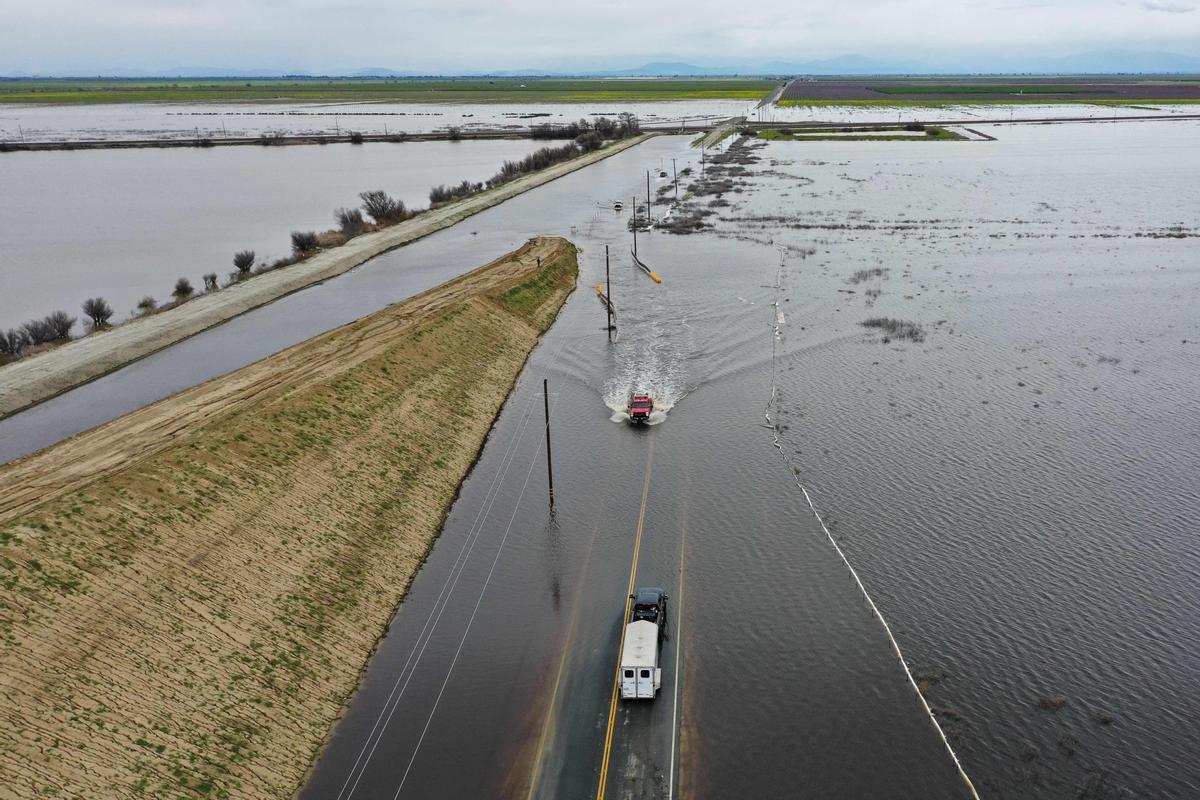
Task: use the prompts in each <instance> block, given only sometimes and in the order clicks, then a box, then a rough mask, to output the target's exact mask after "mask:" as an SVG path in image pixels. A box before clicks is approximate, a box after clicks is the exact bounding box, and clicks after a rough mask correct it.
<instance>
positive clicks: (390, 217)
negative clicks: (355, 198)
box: [359, 189, 408, 225]
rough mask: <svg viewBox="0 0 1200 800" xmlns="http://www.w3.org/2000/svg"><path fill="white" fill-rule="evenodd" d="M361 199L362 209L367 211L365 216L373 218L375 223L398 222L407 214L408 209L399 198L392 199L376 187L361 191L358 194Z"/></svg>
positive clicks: (389, 223) (387, 223)
mask: <svg viewBox="0 0 1200 800" xmlns="http://www.w3.org/2000/svg"><path fill="white" fill-rule="evenodd" d="M359 198H360V199H361V200H362V201H363V206H362V207H363V211H365V212H367V216H369V217H370V218H371V219H373V220H375V224H376V225H391V224H393V223H396V222H400V221H401V220H403V219H405V218H406V217H407V216H408V211H407V209H405V207H404V203H403V202H401V201H400V200H394V199H392V197H391V195H389V194H388V193H387V192H385V191H383V190H382V189H376V190H374V191H371V192H363V193H362V194H360V195H359Z"/></svg>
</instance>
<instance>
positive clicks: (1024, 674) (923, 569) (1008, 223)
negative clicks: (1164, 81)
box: [646, 122, 1200, 800]
mask: <svg viewBox="0 0 1200 800" xmlns="http://www.w3.org/2000/svg"><path fill="white" fill-rule="evenodd" d="M982 129H983V130H984V131H985V132H987V133H990V134H992V135H994V136H996V137H997V140H996V141H978V142H961V143H957V144H955V145H953V146H950V145H947V146H944V147H918V146H915V145H910V144H905V143H902V142H870V141H854V142H806V143H793V142H784V141H775V142H756V141H755V140H753V139H745V140H742V141H741V143H740V144H734V145H732V147H731V150H730V151H729V153H728V154H727V155H725V156H718V157H715V158H712V159H711V160H710V161H709V162H708V163H707V167H706V170H705V175H704V178H703V179H702V180H699V181H697V182H696V183H695V184H694V185H693V186H690V187H689V190H690V191H692V192H693V197H692V199H690V200H689V202H688V203H687V204H685V207H684V208H683V209H682V210H679V211H676V212H675V213H674V214H673V215H672V219H676V218H683V219H685V220H692V221H694V223H695V224H694V225H689V224H682V225H680V232H683V233H686V232H689V231H692V230H695V231H698V232H696V233H693V234H692V235H689V236H686V237H682V238H681V239H680V241H681V242H682V244H680V245H672V246H671V249H672V250H682V249H686V250H687V251H688V252H689V253H690V260H689V262H688V263H692V264H696V265H697V268H703V267H702V266H700V265H703V264H704V262H705V256H704V251H705V250H710V251H711V252H713V253H714V256H713V259H712V260H713V262H714V263H724V264H731V263H733V260H732V259H730V258H728V257H726V258H724V259H723V260H722V259H720V258H719V256H718V255H717V254H719V253H720V252H721V250H720V249H718V248H719V247H721V245H722V244H723V243H728V244H733V243H736V244H737V245H738V246H739V247H740V248H741V252H740V255H739V257H738V263H743V264H746V265H747V267H748V268H752V266H751V265H756V264H757V265H759V266H758V268H757V269H756V270H754V271H751V272H749V274H748V275H747V281H746V284H747V287H746V289H745V292H744V294H743V295H742V297H739V298H738V300H737V302H738V303H742V302H743V298H745V301H747V302H749V303H757V304H758V305H759V306H764V305H765V306H766V307H767V308H768V309H769V311H770V313H772V314H773V313H774V311H775V309H777V308H778V309H780V310H781V312H782V314H783V315H786V322H783V319H784V316H782V315H781V316H780V317H778V320H779V322H778V324H777V328H776V329H777V330H778V331H779V334H778V339H777V341H776V342H775V344H774V345H773V346H772V345H770V344H769V338H768V337H769V333H768V332H767V331H766V330H764V333H763V359H764V361H765V362H766V364H764V369H769V370H770V372H771V373H772V375H773V387H772V391H773V399H772V402H771V405H770V411H771V420H772V422H773V423H774V426H775V432H776V435H777V436H778V437H779V440H780V443H781V447H782V448H783V449H784V451H785V453H786V454H787V458H788V463H789V466H791V467H792V468H793V469H794V470H795V471H796V473H797V475H798V477H799V479H800V480H801V481H802V482H804V483H805V484H806V486H807V487H808V490H809V491H810V492H811V493H812V496H813V498H814V501H815V502H816V504H817V506H818V508H819V509H820V510H821V511H822V513H823V514H825V515H826V518H827V520H828V521H829V525H830V528H831V530H832V531H833V533H834V535H835V536H837V537H839V539H840V540H841V541H842V543H843V546H844V548H845V549H846V551H847V553H848V554H849V556H850V558H851V560H852V561H853V562H854V563H855V565H856V568H857V569H858V570H859V572H860V574H861V575H862V577H863V580H864V581H865V583H866V585H867V586H868V587H869V588H870V589H871V591H872V592H873V593H874V594H875V597H876V600H877V602H879V604H880V606H881V608H882V610H883V613H884V614H885V616H887V617H888V619H889V621H890V623H891V625H892V628H893V630H894V631H895V633H896V636H897V638H898V640H899V641H900V642H901V645H902V646H903V647H904V648H905V649H906V652H907V655H908V657H909V658H910V660H911V661H912V663H913V664H914V670H915V672H916V674H917V675H918V677H919V680H920V686H921V688H922V691H923V692H924V694H925V696H926V697H927V698H928V700H929V702H930V704H931V705H932V706H933V707H934V710H935V712H936V714H937V715H938V717H939V719H940V720H941V723H942V725H943V726H944V727H946V729H947V730H948V732H949V734H950V738H951V742H952V743H953V745H954V747H955V748H956V749H957V750H958V752H959V754H960V756H961V757H962V758H963V761H964V766H965V768H966V771H967V772H968V774H969V775H970V776H971V777H972V779H973V780H974V781H975V783H976V785H977V786H978V788H979V791H980V794H981V796H983V797H995V798H1021V799H1022V800H1026V799H1028V798H1042V799H1044V800H1059V799H1060V798H1085V797H1086V798H1110V797H1111V798H1116V797H1156V798H1178V799H1179V800H1184V798H1191V797H1195V796H1196V795H1197V792H1198V791H1200V770H1198V769H1197V765H1196V763H1195V759H1194V757H1193V756H1194V743H1195V741H1197V738H1198V737H1200V726H1198V724H1197V719H1200V716H1198V714H1200V706H1198V705H1197V696H1196V693H1195V692H1194V690H1193V688H1192V685H1193V684H1194V674H1195V658H1194V653H1195V650H1196V647H1197V646H1200V625H1198V620H1200V617H1198V616H1197V614H1196V602H1195V597H1196V588H1197V580H1198V579H1197V572H1196V566H1195V565H1196V564H1197V562H1198V559H1200V552H1198V550H1197V543H1196V539H1195V536H1194V535H1193V534H1194V531H1195V530H1197V528H1198V526H1200V496H1198V495H1197V492H1196V488H1195V480H1194V475H1195V474H1196V472H1197V471H1198V470H1200V460H1198V454H1200V448H1198V446H1197V443H1198V439H1197V436H1198V434H1197V430H1196V426H1195V424H1194V421H1195V420H1196V419H1197V418H1198V417H1200V405H1198V403H1197V400H1196V398H1197V396H1198V395H1200V392H1198V388H1200V387H1198V383H1197V375H1200V370H1198V369H1197V367H1198V366H1200V323H1198V322H1197V318H1196V315H1195V308H1196V307H1197V303H1198V302H1200V270H1198V269H1197V264H1196V261H1195V258H1194V251H1195V242H1196V240H1197V238H1200V228H1197V226H1196V223H1195V220H1196V216H1197V212H1198V211H1200V206H1198V203H1200V199H1198V197H1197V195H1196V193H1195V191H1193V189H1192V187H1191V184H1190V182H1189V181H1190V178H1189V177H1188V176H1190V175H1191V174H1192V172H1193V171H1194V170H1195V168H1196V167H1197V166H1198V151H1197V149H1196V147H1195V141H1196V140H1197V139H1196V137H1197V135H1198V133H1200V126H1197V124H1196V123H1194V122H1129V123H1116V124H1104V125H1091V124H1084V125H1057V126H1055V125H1036V126H1007V125H1006V126H985V127H983V128H982ZM781 249H782V250H783V254H782V255H783V257H782V261H781V257H780V256H781V254H780V250H781ZM647 251H648V253H649V255H647V256H646V257H647V258H648V259H649V260H651V262H652V263H654V264H655V266H656V268H657V269H659V270H660V271H661V272H662V273H663V274H665V275H668V276H669V275H672V274H673V273H674V272H676V271H678V270H680V269H684V268H685V266H684V264H683V262H682V260H681V259H676V258H672V260H671V261H669V262H668V261H666V260H664V258H663V257H662V256H657V255H656V254H655V253H654V252H653V251H651V250H650V249H649V248H647ZM758 285H762V286H763V287H764V288H765V290H764V289H762V288H760V289H758V290H755V288H754V287H755V286H758ZM773 285H778V287H779V288H778V290H774V289H773V288H770V287H772V286H773ZM732 304H733V301H732V300H731V301H730V305H732ZM746 313H751V309H749V308H748V309H747V311H746ZM765 325H766V322H765V321H764V328H765ZM700 388H707V387H703V386H702V387H700ZM693 393H694V394H699V393H700V392H699V388H698V389H693ZM687 407H688V403H681V404H680V406H679V407H678V408H676V409H675V410H674V411H673V412H672V417H673V419H674V417H676V416H677V415H679V414H680V413H681V412H684V411H685V409H686V408H687ZM706 718H707V714H706V712H705V710H704V707H703V706H701V707H700V709H699V710H698V711H695V712H693V717H692V719H693V721H695V722H696V724H697V725H699V726H700V727H701V728H702V729H706V728H707V727H708V726H706V725H705V720H706ZM709 721H710V723H711V725H717V724H718V720H717V719H715V718H713V719H711V720H709Z"/></svg>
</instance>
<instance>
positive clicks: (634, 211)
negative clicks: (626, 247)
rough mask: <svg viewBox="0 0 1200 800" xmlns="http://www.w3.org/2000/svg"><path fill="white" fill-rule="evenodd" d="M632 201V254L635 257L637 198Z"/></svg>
mask: <svg viewBox="0 0 1200 800" xmlns="http://www.w3.org/2000/svg"><path fill="white" fill-rule="evenodd" d="M631 199H632V201H633V254H634V255H635V256H636V255H637V225H638V223H637V198H636V197H634V198H631Z"/></svg>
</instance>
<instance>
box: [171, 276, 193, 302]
mask: <svg viewBox="0 0 1200 800" xmlns="http://www.w3.org/2000/svg"><path fill="white" fill-rule="evenodd" d="M192 291H193V289H192V282H191V281H189V280H188V279H187V278H180V279H179V280H177V281H175V289H174V290H173V291H172V292H171V296H172V297H174V298H175V302H177V303H182V302H183V301H184V300H187V299H188V298H189V297H191V296H192Z"/></svg>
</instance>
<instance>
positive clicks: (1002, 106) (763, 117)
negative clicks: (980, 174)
mask: <svg viewBox="0 0 1200 800" xmlns="http://www.w3.org/2000/svg"><path fill="white" fill-rule="evenodd" d="M1197 113H1200V106H1197V105H1195V104H1178V103H1177V104H1175V105H1171V104H1166V103H1154V102H1146V103H1141V104H1138V105H1125V104H1122V105H1112V104H1105V103H1095V104H1088V103H1062V104H1057V105H1039V104H1036V103H1013V104H1006V103H997V104H983V105H942V106H869V105H858V106H853V105H848V106H827V105H812V106H790V105H789V106H780V105H770V106H763V107H762V108H756V109H754V110H753V111H752V112H751V113H750V114H748V115H747V117H748V118H749V119H753V120H755V121H758V122H795V123H797V124H800V123H805V122H847V123H857V124H860V125H861V124H863V123H872V122H879V123H896V122H938V121H956V122H962V121H967V120H992V121H997V120H999V121H1004V120H1013V121H1016V120H1038V119H1056V118H1062V117H1074V118H1079V117H1082V118H1086V119H1098V120H1099V119H1120V118H1122V117H1145V116H1155V115H1157V116H1172V115H1188V114H1192V115H1194V114H1197Z"/></svg>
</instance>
